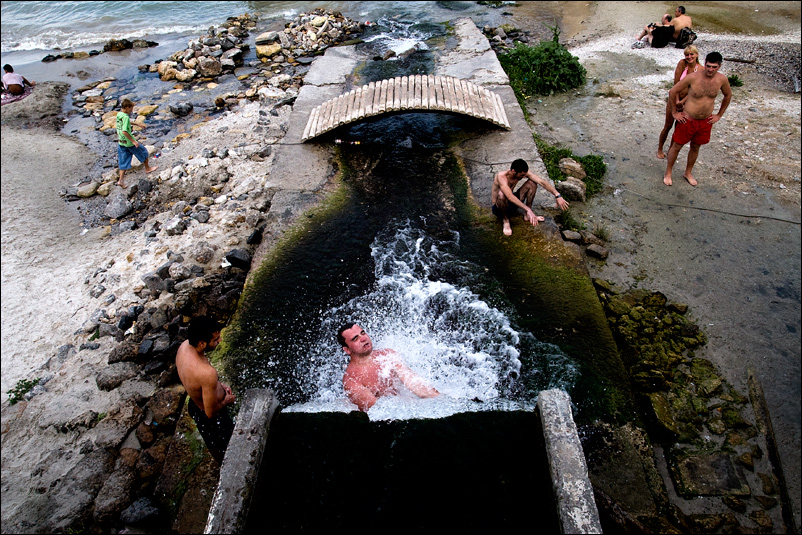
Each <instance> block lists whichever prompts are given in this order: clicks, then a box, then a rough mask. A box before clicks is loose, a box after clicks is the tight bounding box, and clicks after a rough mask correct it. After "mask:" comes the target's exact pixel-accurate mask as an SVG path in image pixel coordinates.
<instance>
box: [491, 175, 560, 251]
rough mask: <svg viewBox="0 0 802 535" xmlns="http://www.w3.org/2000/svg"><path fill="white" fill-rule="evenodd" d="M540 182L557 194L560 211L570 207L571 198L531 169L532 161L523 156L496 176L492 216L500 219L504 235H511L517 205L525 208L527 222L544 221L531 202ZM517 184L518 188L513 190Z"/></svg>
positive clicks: (494, 178)
mask: <svg viewBox="0 0 802 535" xmlns="http://www.w3.org/2000/svg"><path fill="white" fill-rule="evenodd" d="M519 183H520V184H519ZM538 184H540V185H541V186H543V187H544V188H545V189H546V191H548V192H549V193H551V194H552V195H554V198H555V200H556V202H557V206H559V207H560V209H561V210H563V211H564V210H567V209H568V201H566V200H565V199H563V198H562V195H560V192H558V191H557V190H556V189H555V188H554V186H552V185H551V184H549V183H548V181H546V180H543V179H542V178H540V177H539V176H537V175H536V174H534V173H533V172H532V171H530V170H529V164H527V163H526V162H525V161H523V160H521V159H518V160H515V161H514V162H512V164H511V165H510V168H509V170H507V171H501V172H499V173H498V174H497V175H496V176H495V177H493V187H492V191H491V197H492V198H491V200H490V202H491V208H492V210H493V215H495V216H496V217H497V218H498V219H499V220H500V221H501V223H502V229H503V232H504V235H505V236H511V235H512V227H511V226H510V217H512V216H513V215H515V214H517V213H518V208H521V209H522V210H523V211H524V221H529V222H530V223H532V226H535V225H537V223H538V221H543V220H544V218H543V217H542V216H535V214H534V212H532V202H533V201H534V200H535V194H536V193H537V186H538ZM516 186H517V187H518V189H517V191H514V190H515V188H516Z"/></svg>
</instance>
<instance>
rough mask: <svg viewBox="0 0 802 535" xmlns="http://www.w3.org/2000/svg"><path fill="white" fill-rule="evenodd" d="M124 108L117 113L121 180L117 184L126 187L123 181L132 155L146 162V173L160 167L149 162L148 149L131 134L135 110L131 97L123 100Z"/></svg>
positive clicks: (118, 159)
mask: <svg viewBox="0 0 802 535" xmlns="http://www.w3.org/2000/svg"><path fill="white" fill-rule="evenodd" d="M122 110H123V111H121V112H118V113H117V122H116V126H117V161H118V162H119V164H120V180H118V181H117V185H118V186H120V187H121V188H123V189H125V188H126V185H125V182H124V181H123V177H124V176H125V172H126V171H127V170H128V169H131V157H132V156H136V158H137V159H138V160H139V161H140V162H142V163H144V164H145V172H146V173H152V172H153V171H155V170H156V169H158V167H157V166H153V167H151V166H150V164H149V163H148V149H146V148H145V147H143V146H142V145H141V144H140V143H139V142H138V141H137V140H135V139H134V136H132V135H131V132H132V126H131V112H132V111H134V103H133V102H131V101H130V100H129V99H125V100H123V102H122ZM137 125H139V126H143V125H141V124H139V123H137Z"/></svg>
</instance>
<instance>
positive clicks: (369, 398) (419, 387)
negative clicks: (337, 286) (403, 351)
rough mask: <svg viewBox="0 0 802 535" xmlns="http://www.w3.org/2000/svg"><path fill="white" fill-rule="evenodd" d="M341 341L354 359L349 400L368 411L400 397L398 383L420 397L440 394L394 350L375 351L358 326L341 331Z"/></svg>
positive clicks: (346, 379) (348, 374) (347, 378)
mask: <svg viewBox="0 0 802 535" xmlns="http://www.w3.org/2000/svg"><path fill="white" fill-rule="evenodd" d="M337 341H338V342H339V343H340V344H341V345H342V348H343V351H345V352H346V354H348V356H349V357H351V360H350V362H349V363H348V367H347V368H346V369H345V375H344V376H343V387H344V388H345V393H346V395H347V396H348V399H349V400H350V401H351V402H352V403H353V404H354V405H356V406H357V407H359V410H361V411H363V412H367V411H368V409H370V408H371V407H372V406H373V405H375V404H376V401H378V399H379V398H380V397H382V396H394V395H397V394H398V389H397V386H396V384H395V382H396V380H398V381H401V383H402V384H403V385H404V386H406V387H407V388H408V389H409V390H411V391H412V393H414V394H415V395H416V396H418V397H420V398H433V397H437V396H439V395H440V392H438V391H437V389H435V388H433V387H431V386H429V385H428V384H426V382H425V381H424V380H423V379H422V378H421V377H420V376H419V375H417V374H416V373H415V372H413V371H412V370H411V369H409V367H408V366H407V365H406V364H404V363H403V361H402V360H401V357H400V356H399V355H398V353H396V352H395V351H393V350H392V349H373V341H372V340H371V339H370V336H368V334H367V333H366V332H365V330H364V329H363V328H362V327H360V326H359V325H357V324H356V323H347V324H346V325H344V326H343V327H342V328H340V330H339V331H338V332H337Z"/></svg>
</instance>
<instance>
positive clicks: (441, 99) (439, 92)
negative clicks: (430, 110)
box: [434, 76, 447, 111]
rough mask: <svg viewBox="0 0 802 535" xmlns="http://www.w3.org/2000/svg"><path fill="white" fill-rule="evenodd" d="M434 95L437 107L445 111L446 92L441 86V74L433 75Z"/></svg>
mask: <svg viewBox="0 0 802 535" xmlns="http://www.w3.org/2000/svg"><path fill="white" fill-rule="evenodd" d="M434 95H435V99H436V100H437V109H438V110H443V111H445V110H446V109H447V108H446V93H445V88H443V77H442V76H435V77H434Z"/></svg>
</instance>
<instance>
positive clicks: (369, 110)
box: [365, 82, 376, 117]
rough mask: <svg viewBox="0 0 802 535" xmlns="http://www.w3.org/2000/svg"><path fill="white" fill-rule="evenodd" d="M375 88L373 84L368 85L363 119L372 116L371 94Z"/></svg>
mask: <svg viewBox="0 0 802 535" xmlns="http://www.w3.org/2000/svg"><path fill="white" fill-rule="evenodd" d="M375 88H376V83H375V82H371V83H369V84H368V90H367V92H366V94H365V117H370V116H371V115H373V92H374V89H375Z"/></svg>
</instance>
